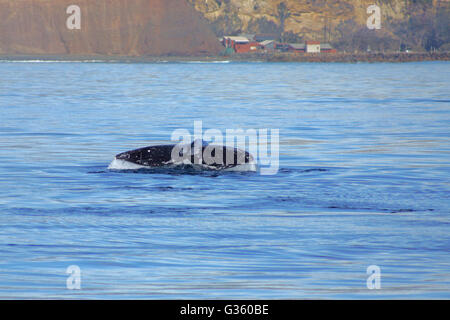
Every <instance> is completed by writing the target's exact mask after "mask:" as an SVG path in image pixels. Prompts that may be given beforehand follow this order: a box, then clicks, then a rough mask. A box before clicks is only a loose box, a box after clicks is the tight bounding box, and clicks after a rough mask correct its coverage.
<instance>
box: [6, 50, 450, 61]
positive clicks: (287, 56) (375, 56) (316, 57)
mask: <svg viewBox="0 0 450 320" xmlns="http://www.w3.org/2000/svg"><path fill="white" fill-rule="evenodd" d="M449 60H450V52H410V53H405V52H392V53H382V52H377V53H325V54H324V53H322V54H292V53H280V52H277V53H257V54H234V55H231V56H224V55H219V56H116V55H114V56H113V55H45V54H42V55H19V54H17V55H1V54H0V61H11V62H14V61H16V62H21V61H29V62H33V61H36V62H39V61H42V62H107V63H165V62H325V63H332V62H341V63H342V62H343V63H357V62H369V63H371V62H419V61H449Z"/></svg>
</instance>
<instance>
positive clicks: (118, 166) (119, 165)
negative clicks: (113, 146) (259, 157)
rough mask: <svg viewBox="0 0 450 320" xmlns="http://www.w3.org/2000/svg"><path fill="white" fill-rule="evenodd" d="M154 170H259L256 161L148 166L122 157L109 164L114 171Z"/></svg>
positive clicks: (109, 167) (109, 168)
mask: <svg viewBox="0 0 450 320" xmlns="http://www.w3.org/2000/svg"><path fill="white" fill-rule="evenodd" d="M148 169H150V170H152V169H176V170H180V169H181V170H184V169H188V170H190V171H192V170H195V171H226V172H256V171H257V165H256V163H254V162H252V163H245V164H241V165H237V166H235V167H231V168H216V167H213V166H208V165H203V164H194V165H193V164H191V163H189V164H184V163H180V164H168V165H166V166H163V167H158V168H155V167H147V166H141V165H138V164H135V163H132V162H129V161H125V160H120V159H114V160H113V161H112V162H111V163H110V164H109V166H108V170H114V171H136V170H148Z"/></svg>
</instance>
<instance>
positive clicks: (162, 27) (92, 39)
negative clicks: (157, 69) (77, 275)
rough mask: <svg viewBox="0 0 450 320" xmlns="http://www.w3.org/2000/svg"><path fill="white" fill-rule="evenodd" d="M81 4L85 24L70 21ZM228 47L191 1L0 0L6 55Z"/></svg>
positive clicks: (0, 44)
mask: <svg viewBox="0 0 450 320" xmlns="http://www.w3.org/2000/svg"><path fill="white" fill-rule="evenodd" d="M73 4H76V5H77V6H78V7H79V8H80V10H81V28H80V29H79V30H78V29H73V30H70V29H69V28H68V27H67V26H66V21H67V19H68V18H69V17H70V16H71V14H67V13H66V10H67V8H68V7H69V6H70V5H73ZM221 49H222V47H221V45H220V43H219V42H218V40H217V38H216V36H215V35H214V33H213V32H212V31H211V30H210V29H209V26H208V24H207V23H206V22H205V21H204V19H203V17H201V15H200V14H199V13H198V12H196V11H195V9H194V8H193V7H192V6H191V5H190V4H189V3H187V2H186V0H95V1H93V0H0V54H3V55H15V54H17V55H19V54H20V55H84V56H89V55H120V56H161V55H174V56H175V55H177V56H185V55H187V56H192V55H215V54H217V53H218V52H220V50H221Z"/></svg>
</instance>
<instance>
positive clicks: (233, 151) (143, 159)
mask: <svg viewBox="0 0 450 320" xmlns="http://www.w3.org/2000/svg"><path fill="white" fill-rule="evenodd" d="M200 145H201V146H202V154H203V153H204V151H205V148H206V147H207V146H208V144H205V143H202V144H200ZM175 146H176V145H157V146H149V147H144V148H139V149H136V150H131V151H126V152H123V153H120V154H118V155H116V159H119V160H124V161H128V162H131V163H135V164H138V165H141V166H146V167H161V166H165V165H168V164H171V162H172V150H173V148H174V147H175ZM210 147H211V148H212V147H214V148H223V149H222V154H223V157H222V158H223V159H222V162H221V163H220V162H219V163H217V162H214V163H206V162H205V159H203V158H202V161H201V164H203V165H208V166H212V167H216V168H232V167H235V166H237V165H241V164H247V163H251V162H253V160H254V159H253V156H252V155H251V154H250V153H248V152H247V151H244V150H241V149H237V148H231V147H225V146H224V147H222V146H214V145H210ZM187 149H188V150H189V149H190V151H189V152H188V154H187V155H186V158H187V159H190V163H191V164H194V163H195V164H200V159H199V158H198V156H196V155H194V154H195V152H194V143H192V144H191V146H190V148H189V147H188V148H187ZM210 150H211V149H210ZM227 153H229V154H230V155H229V156H228V162H227V156H226V155H227ZM180 155H182V154H180ZM211 156H212V157H214V156H215V150H214V149H213V150H212V152H211ZM196 158H197V159H196Z"/></svg>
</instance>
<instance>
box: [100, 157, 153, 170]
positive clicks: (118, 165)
mask: <svg viewBox="0 0 450 320" xmlns="http://www.w3.org/2000/svg"><path fill="white" fill-rule="evenodd" d="M143 168H148V167H144V166H141V165H139V164H135V163H133V162H129V161H125V160H121V159H116V158H114V160H113V161H112V162H111V163H110V164H109V166H108V169H109V170H137V169H143Z"/></svg>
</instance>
